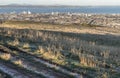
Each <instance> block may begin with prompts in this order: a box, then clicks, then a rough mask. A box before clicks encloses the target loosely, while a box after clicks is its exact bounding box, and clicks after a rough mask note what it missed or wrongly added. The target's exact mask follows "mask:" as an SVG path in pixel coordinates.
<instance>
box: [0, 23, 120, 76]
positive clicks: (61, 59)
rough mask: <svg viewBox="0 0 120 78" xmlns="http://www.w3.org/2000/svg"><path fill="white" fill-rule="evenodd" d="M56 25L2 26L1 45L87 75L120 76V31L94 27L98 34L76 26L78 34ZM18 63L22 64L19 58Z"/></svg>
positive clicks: (0, 29) (0, 30) (3, 56)
mask: <svg viewBox="0 0 120 78" xmlns="http://www.w3.org/2000/svg"><path fill="white" fill-rule="evenodd" d="M25 25H26V24H25ZM32 25H33V24H31V26H32ZM27 26H28V25H26V26H25V27H27ZM42 27H43V29H42ZM51 27H52V26H51ZM53 28H54V26H53V27H52V28H51V29H50V30H49V26H48V28H47V26H45V24H44V25H43V26H42V25H41V26H40V27H39V28H38V29H37V28H34V27H33V28H32V27H30V28H27V29H24V27H23V28H22V29H21V26H20V29H19V27H13V26H11V27H7V28H0V40H1V44H9V45H12V46H16V47H18V48H21V49H24V50H25V51H27V52H28V53H31V54H33V55H35V56H39V57H42V58H43V59H46V60H49V61H51V62H53V63H55V64H58V65H60V66H63V67H64V68H66V69H69V70H70V71H74V72H78V73H82V74H87V75H88V77H92V78H119V77H120V73H119V72H120V71H119V70H116V69H117V68H119V67H120V57H119V53H120V49H119V47H120V34H119V32H116V33H114V32H112V29H111V31H109V32H110V34H105V32H107V33H108V31H104V32H103V33H104V34H103V33H102V30H98V28H93V32H94V31H97V32H96V34H95V32H94V33H93V32H92V29H91V28H90V30H91V31H86V32H89V33H85V32H83V31H82V29H83V30H85V29H86V28H84V27H83V28H81V29H76V27H75V28H73V31H75V30H77V31H79V33H75V32H72V31H70V30H68V29H67V30H66V28H67V27H66V28H65V29H64V30H63V27H62V28H61V29H59V28H60V27H59V26H58V29H59V30H55V29H57V26H56V28H55V29H53ZM87 29H89V28H87ZM71 30H72V28H71ZM109 30H110V29H109ZM67 31H70V32H67ZM81 31H82V32H81ZM80 32H81V33H80ZM91 32H92V33H91ZM97 33H99V34H97ZM113 33H114V34H113ZM8 56H9V55H2V57H1V58H6V60H9V57H8ZM15 64H22V63H21V61H20V60H19V61H17V62H15Z"/></svg>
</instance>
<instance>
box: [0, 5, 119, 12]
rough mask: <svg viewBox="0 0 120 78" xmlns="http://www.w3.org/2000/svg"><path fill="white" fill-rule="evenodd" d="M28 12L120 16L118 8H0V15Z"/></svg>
mask: <svg viewBox="0 0 120 78" xmlns="http://www.w3.org/2000/svg"><path fill="white" fill-rule="evenodd" d="M23 11H30V12H32V13H51V12H71V13H96V14H113V13H114V14H120V6H96V7H95V6H94V7H93V6H86V7H62V6H61V7H32V6H31V7H0V13H10V12H16V13H20V12H23Z"/></svg>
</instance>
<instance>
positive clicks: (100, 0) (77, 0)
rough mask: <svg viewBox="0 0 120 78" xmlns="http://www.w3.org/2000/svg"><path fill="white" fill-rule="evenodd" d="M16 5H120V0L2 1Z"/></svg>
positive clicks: (1, 1) (0, 0) (0, 1)
mask: <svg viewBox="0 0 120 78" xmlns="http://www.w3.org/2000/svg"><path fill="white" fill-rule="evenodd" d="M14 3H17V4H33V5H55V4H59V5H120V0H0V5H5V4H14Z"/></svg>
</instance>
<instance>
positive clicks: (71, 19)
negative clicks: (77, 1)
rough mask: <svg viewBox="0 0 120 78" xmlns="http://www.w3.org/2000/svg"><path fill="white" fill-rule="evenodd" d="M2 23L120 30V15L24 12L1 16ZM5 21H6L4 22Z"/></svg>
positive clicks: (0, 21)
mask: <svg viewBox="0 0 120 78" xmlns="http://www.w3.org/2000/svg"><path fill="white" fill-rule="evenodd" d="M0 18H1V19H0V23H1V24H2V23H3V22H4V20H12V21H34V22H43V23H51V24H62V25H64V24H65V25H70V24H75V25H83V24H88V25H99V26H109V27H119V28H120V19H119V18H120V15H118V14H111V15H110V14H108V15H106V14H84V13H58V12H52V13H41V14H39V13H31V12H30V11H27V12H26V11H24V12H22V13H19V14H17V13H9V14H0ZM3 19H4V20H3Z"/></svg>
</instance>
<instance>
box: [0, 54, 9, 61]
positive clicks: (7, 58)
mask: <svg viewBox="0 0 120 78" xmlns="http://www.w3.org/2000/svg"><path fill="white" fill-rule="evenodd" d="M0 58H1V59H3V60H10V59H11V55H10V54H8V53H4V54H0Z"/></svg>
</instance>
